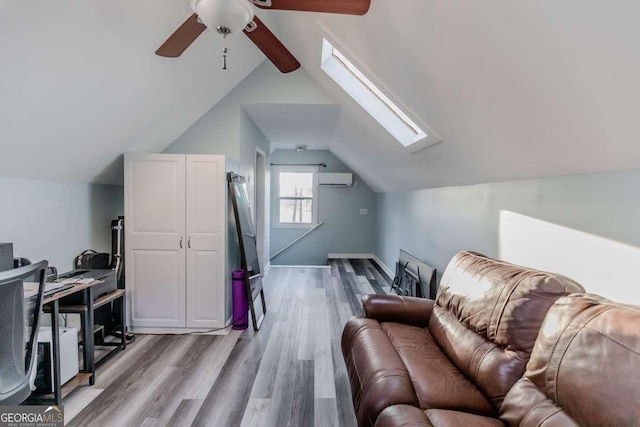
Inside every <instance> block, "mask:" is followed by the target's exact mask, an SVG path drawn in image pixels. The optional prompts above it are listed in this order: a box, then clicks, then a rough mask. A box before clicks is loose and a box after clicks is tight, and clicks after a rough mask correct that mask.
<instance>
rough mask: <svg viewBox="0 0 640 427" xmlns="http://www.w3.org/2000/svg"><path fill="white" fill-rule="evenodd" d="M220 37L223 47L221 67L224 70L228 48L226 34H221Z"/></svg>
mask: <svg viewBox="0 0 640 427" xmlns="http://www.w3.org/2000/svg"><path fill="white" fill-rule="evenodd" d="M222 39H223V40H224V48H223V49H222V69H223V70H226V69H227V52H228V51H229V49H227V35H226V34H223V35H222Z"/></svg>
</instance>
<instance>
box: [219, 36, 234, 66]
mask: <svg viewBox="0 0 640 427" xmlns="http://www.w3.org/2000/svg"><path fill="white" fill-rule="evenodd" d="M217 30H218V33H219V34H222V38H223V46H224V47H223V48H222V69H223V70H226V69H227V52H229V49H227V35H229V34H231V30H230V29H229V28H227V27H222V26H220V27H218V28H217Z"/></svg>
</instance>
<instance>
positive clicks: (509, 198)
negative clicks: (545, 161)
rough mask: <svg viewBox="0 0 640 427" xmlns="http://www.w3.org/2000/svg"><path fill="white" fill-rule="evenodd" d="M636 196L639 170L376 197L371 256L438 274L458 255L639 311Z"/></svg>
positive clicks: (639, 197) (639, 205)
mask: <svg viewBox="0 0 640 427" xmlns="http://www.w3.org/2000/svg"><path fill="white" fill-rule="evenodd" d="M638 188H640V169H636V170H629V171H622V172H607V173H601V174H585V175H573V176H565V177H555V178H545V179H537V180H527V181H513V182H505V183H495V184H481V185H474V186H465V187H447V188H436V189H423V190H415V191H405V192H390V193H382V194H379V195H378V219H379V220H378V250H377V254H378V256H379V257H380V258H381V259H382V260H383V261H384V263H385V264H386V265H387V266H389V267H391V268H393V266H394V262H395V260H396V259H397V257H398V251H399V250H400V249H404V250H406V251H408V252H409V253H412V254H413V255H415V256H416V257H418V258H421V259H423V260H424V261H426V262H427V263H429V264H431V265H434V266H435V267H437V268H438V272H439V274H442V271H443V269H444V268H445V267H446V265H447V263H448V262H449V260H450V259H451V257H452V256H453V255H454V254H455V253H456V252H458V251H461V250H474V251H478V252H481V253H484V254H486V255H488V256H491V257H499V256H501V255H502V256H504V257H505V258H506V259H507V260H511V261H513V262H516V263H519V264H524V265H528V266H531V267H536V268H541V269H547V270H552V271H555V272H557V273H561V274H565V275H568V276H570V277H573V278H574V279H576V280H578V281H581V282H583V285H584V286H585V287H586V288H587V290H588V291H592V292H596V293H599V294H601V295H603V296H604V297H607V298H611V299H614V300H619V301H621V302H627V303H636V304H640V294H639V293H638V291H637V290H636V289H638V283H637V282H638V280H637V277H636V274H635V273H634V270H636V269H637V265H638V264H639V263H638V262H636V261H638V260H640V258H638V248H640V221H638V218H640V191H638ZM505 211H508V213H507V212H505ZM501 245H502V248H501ZM603 249H609V250H608V251H603ZM501 250H502V253H501ZM621 254H624V255H621ZM594 264H597V265H594ZM621 272H622V274H621ZM596 273H597V274H596Z"/></svg>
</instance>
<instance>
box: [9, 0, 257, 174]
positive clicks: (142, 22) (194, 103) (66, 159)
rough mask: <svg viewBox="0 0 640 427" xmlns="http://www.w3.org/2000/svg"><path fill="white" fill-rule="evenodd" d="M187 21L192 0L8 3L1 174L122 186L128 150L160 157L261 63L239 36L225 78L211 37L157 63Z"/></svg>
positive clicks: (27, 0) (230, 41)
mask: <svg viewBox="0 0 640 427" xmlns="http://www.w3.org/2000/svg"><path fill="white" fill-rule="evenodd" d="M190 13H192V12H191V11H190V8H189V2H188V0H134V1H131V0H96V1H81V0H59V1H34V0H20V1H14V0H0V58H2V59H1V61H2V65H1V66H0V175H1V176H11V177H26V178H38V179H48V180H59V181H78V182H104V183H119V182H121V181H122V169H121V161H119V159H120V156H121V154H122V153H123V152H125V151H161V150H162V149H164V148H165V147H166V146H167V145H169V144H170V143H171V142H172V141H173V140H175V139H176V138H177V137H178V136H179V135H180V134H181V133H182V132H183V131H184V130H185V129H187V128H188V127H189V126H190V125H191V124H192V123H194V122H195V121H196V120H197V119H198V118H199V117H200V116H202V114H204V113H205V112H206V111H207V110H208V109H209V108H211V106H213V105H215V104H216V103H217V102H218V101H219V100H220V99H221V98H222V97H223V96H224V95H226V94H227V92H229V90H231V89H232V88H233V87H234V86H235V85H236V84H237V83H238V82H240V81H242V79H243V78H244V77H245V76H246V75H247V74H249V73H250V72H251V71H252V70H253V69H254V68H255V67H256V66H257V65H258V64H260V63H261V62H262V61H263V60H264V56H263V55H262V53H260V51H258V49H257V48H256V47H255V46H254V45H253V44H252V43H251V42H250V41H249V40H248V39H247V38H246V37H243V36H241V37H230V38H229V39H228V47H229V51H230V52H229V65H230V66H232V67H233V73H230V72H223V71H222V70H221V51H222V47H223V46H222V41H221V39H220V38H219V37H218V36H217V35H214V34H212V33H211V32H209V31H205V33H204V34H202V35H201V36H200V37H199V38H198V39H197V40H196V41H195V42H194V44H193V45H192V46H191V47H190V48H189V49H188V50H187V51H186V52H185V54H184V55H183V56H182V57H180V58H179V59H168V58H161V57H159V56H156V55H155V54H154V52H155V50H156V49H157V48H158V46H160V44H162V42H163V41H164V40H165V39H166V38H167V37H168V36H169V35H170V34H171V33H172V32H173V31H174V30H175V29H176V28H177V27H178V25H180V24H181V23H182V22H183V21H184V20H185V19H186V18H187V17H188V16H189V15H190ZM266 19H268V17H267V18H266ZM267 22H268V21H267Z"/></svg>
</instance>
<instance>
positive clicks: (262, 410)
mask: <svg viewBox="0 0 640 427" xmlns="http://www.w3.org/2000/svg"><path fill="white" fill-rule="evenodd" d="M270 408H271V399H249V403H248V404H247V409H246V410H245V411H244V417H243V418H242V423H241V424H240V427H259V426H266V425H267V417H268V416H269V409H270Z"/></svg>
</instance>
